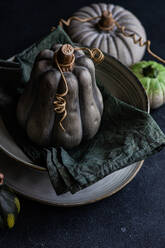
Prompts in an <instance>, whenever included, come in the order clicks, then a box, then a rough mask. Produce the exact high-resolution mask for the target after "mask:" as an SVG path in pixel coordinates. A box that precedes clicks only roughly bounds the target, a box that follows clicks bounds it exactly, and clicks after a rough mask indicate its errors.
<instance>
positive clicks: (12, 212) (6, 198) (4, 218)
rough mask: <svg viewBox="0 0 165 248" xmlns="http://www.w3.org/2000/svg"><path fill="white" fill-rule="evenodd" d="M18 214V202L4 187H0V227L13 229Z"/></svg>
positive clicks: (7, 188)
mask: <svg viewBox="0 0 165 248" xmlns="http://www.w3.org/2000/svg"><path fill="white" fill-rule="evenodd" d="M19 212H20V202H19V199H18V198H17V197H16V195H15V194H14V193H13V192H12V191H11V189H10V188H9V187H7V186H6V185H0V227H1V228H5V227H7V228H13V227H14V225H15V222H16V219H17V217H18V214H19Z"/></svg>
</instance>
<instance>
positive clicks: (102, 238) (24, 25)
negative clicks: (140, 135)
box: [0, 0, 165, 248]
mask: <svg viewBox="0 0 165 248" xmlns="http://www.w3.org/2000/svg"><path fill="white" fill-rule="evenodd" d="M36 2H37V1H36ZM92 2H99V1H90V0H88V1H87V0H86V1H70V2H69V5H67V6H66V7H65V8H64V1H48V2H47V3H48V4H47V5H46V2H45V1H40V4H39V5H38V4H37V3H35V2H34V1H30V0H29V1H9V0H1V1H0V20H1V21H0V30H1V42H0V44H1V45H0V55H1V58H7V57H9V56H11V55H13V54H15V53H16V52H19V51H21V50H23V49H24V48H26V47H27V46H28V45H30V44H31V43H32V42H33V41H35V40H37V39H39V38H41V37H42V36H43V35H45V34H47V32H48V31H49V29H50V26H52V25H54V24H56V23H57V22H56V17H57V18H58V19H59V18H60V17H65V18H66V17H67V16H69V15H71V14H72V13H73V12H74V11H75V10H77V9H78V8H80V7H82V6H83V5H87V4H90V3H92ZM111 3H114V4H118V5H123V7H125V8H127V9H130V10H131V11H132V12H133V13H135V15H137V17H138V18H139V19H140V20H141V21H142V23H143V25H144V27H145V28H146V31H147V35H148V37H149V38H150V39H151V40H152V48H153V51H154V52H157V53H158V54H159V55H161V56H162V57H164V58H165V37H164V35H163V32H162V34H161V31H163V25H164V24H163V23H164V22H165V16H164V7H165V3H164V1H162V0H157V1H156V2H155V1H153V0H151V1H142V0H139V1H130V0H125V1H122V0H118V1H115V0H112V1H111ZM33 4H35V6H33ZM154 15H155V17H154ZM145 58H148V59H149V58H150V59H151V57H149V56H148V55H147V56H146V57H145ZM152 115H153V117H154V118H155V119H156V121H157V122H158V124H159V125H160V127H161V128H162V129H163V131H164V132H165V106H163V107H161V108H160V109H158V110H156V111H154V112H153V113H152ZM164 165H165V150H163V151H161V152H160V153H158V154H156V155H154V156H152V157H150V158H149V159H147V160H146V161H145V163H144V165H143V167H142V169H141V170H140V172H139V173H138V175H137V176H136V177H135V179H134V180H133V181H132V182H131V183H130V184H129V185H127V186H126V187H125V188H124V189H123V190H121V191H120V192H118V193H117V194H115V195H114V196H112V197H110V198H108V199H105V200H103V201H100V202H98V203H95V204H92V205H89V206H84V207H79V208H69V209H65V208H55V207H50V206H43V205H40V204H38V203H35V202H31V201H28V200H24V199H22V198H21V199H22V212H21V215H20V218H19V220H18V222H17V225H16V227H15V228H14V229H13V230H10V231H0V247H1V248H9V247H12V248H33V247H35V248H164V247H165V169H164Z"/></svg>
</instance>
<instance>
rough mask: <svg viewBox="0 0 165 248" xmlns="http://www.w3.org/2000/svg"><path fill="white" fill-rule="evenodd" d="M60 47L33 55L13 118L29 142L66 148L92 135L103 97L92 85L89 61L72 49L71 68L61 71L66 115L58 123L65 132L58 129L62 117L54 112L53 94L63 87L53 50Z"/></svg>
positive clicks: (98, 117) (101, 107) (98, 119)
mask: <svg viewBox="0 0 165 248" xmlns="http://www.w3.org/2000/svg"><path fill="white" fill-rule="evenodd" d="M62 47H64V46H62V45H55V46H53V47H52V49H51V50H48V49H46V50H44V51H42V52H40V53H39V55H38V56H37V58H36V61H35V63H34V67H33V70H32V73H31V78H30V81H29V83H28V85H27V87H26V88H25V90H24V93H23V94H22V96H21V97H20V100H19V102H18V106H17V119H18V121H19V123H20V125H21V126H22V127H23V128H24V129H25V130H26V133H27V135H28V137H29V138H30V139H31V140H32V141H33V142H35V143H37V144H39V145H41V146H55V145H58V146H62V147H64V148H66V149H70V148H73V147H75V146H77V145H79V144H80V142H81V141H82V140H85V139H91V138H92V137H93V136H94V135H95V134H96V132H97V131H98V129H99V126H100V122H101V115H102V112H103V100H102V95H101V93H100V91H99V89H98V87H97V85H96V79H95V66H94V64H93V62H92V60H91V59H89V58H88V57H87V56H86V55H85V54H84V53H83V52H82V51H74V56H75V62H74V65H73V68H72V69H71V70H69V71H66V72H63V73H64V76H65V79H66V81H67V85H68V93H67V95H66V96H65V100H66V110H67V116H66V118H65V119H64V120H63V122H62V125H63V126H64V128H65V131H64V130H62V129H61V127H60V125H59V123H60V119H61V117H62V116H61V114H57V113H56V112H55V111H54V106H53V102H54V101H55V100H56V94H57V93H58V94H60V93H62V92H64V90H65V87H64V81H63V79H62V75H61V73H60V71H59V69H58V68H57V66H56V64H55V62H54V55H55V53H56V52H57V51H58V53H59V54H60V51H61V49H62ZM58 53H56V54H58ZM59 58H60V56H59ZM63 62H64V60H63ZM66 64H67V61H66Z"/></svg>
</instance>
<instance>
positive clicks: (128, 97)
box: [0, 55, 149, 206]
mask: <svg viewBox="0 0 165 248" xmlns="http://www.w3.org/2000/svg"><path fill="white" fill-rule="evenodd" d="M96 76H97V78H98V79H99V80H100V81H101V82H102V83H103V84H104V87H105V88H106V89H107V92H110V93H111V94H112V95H114V96H116V97H118V98H119V99H121V100H123V101H124V102H126V103H129V104H131V105H133V106H135V107H137V108H139V109H142V110H145V111H149V104H148V99H147V96H146V93H145V90H144V89H143V87H142V85H141V84H140V82H139V81H138V79H137V78H136V77H135V76H134V75H133V74H132V73H131V71H130V70H129V69H128V68H127V67H125V66H124V65H122V64H121V63H120V62H119V61H118V60H116V59H115V58H113V57H111V56H109V55H105V59H104V62H103V63H101V64H99V65H97V66H96ZM0 139H1V145H0V148H1V150H2V151H3V152H1V153H0V162H1V172H2V173H4V174H5V177H6V180H7V184H8V185H9V186H10V187H11V188H13V189H14V190H15V191H16V192H18V193H20V194H23V195H24V196H27V197H29V198H32V199H34V200H37V201H40V202H42V203H47V204H52V205H59V206H76V205H83V204H88V203H91V202H95V201H97V200H100V199H103V198H105V197H108V196H110V195H112V194H114V193H115V192H117V191H119V190H120V189H121V188H123V187H124V186H125V185H126V184H127V183H129V182H130V181H131V180H132V179H133V178H134V177H135V175H136V174H137V172H138V171H139V169H140V167H141V166H142V163H143V161H140V162H137V163H134V164H132V165H130V166H128V167H126V168H124V169H121V170H119V171H116V172H114V173H112V174H111V175H109V176H106V177H105V178H104V179H102V180H100V181H99V182H97V183H95V184H93V185H91V186H89V187H87V188H86V189H83V190H81V191H79V192H77V193H76V194H73V195H72V194H71V193H65V194H62V195H60V196H57V195H56V193H55V192H54V189H53V187H52V185H51V183H50V180H49V176H48V172H47V171H46V169H43V168H42V167H40V166H39V165H35V164H33V162H32V161H30V159H29V158H28V157H27V156H26V155H25V154H24V153H23V152H22V151H21V149H20V148H19V147H18V146H17V145H16V144H15V143H14V141H13V140H12V138H11V137H10V135H9V133H8V132H7V130H6V128H5V126H4V123H3V121H2V120H1V119H0Z"/></svg>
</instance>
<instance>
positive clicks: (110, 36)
mask: <svg viewBox="0 0 165 248" xmlns="http://www.w3.org/2000/svg"><path fill="white" fill-rule="evenodd" d="M105 12H108V13H112V18H111V19H112V20H115V21H117V22H118V23H119V24H120V25H121V26H125V31H126V32H127V33H128V34H132V33H135V34H136V39H137V40H138V39H139V37H142V38H143V41H146V33H145V30H144V28H143V26H142V24H141V23H140V21H139V20H138V19H137V18H136V17H135V15H133V14H132V13H131V12H129V11H128V10H126V9H124V8H122V7H120V6H115V5H113V4H105V3H98V4H92V5H90V6H87V7H83V8H81V9H79V10H78V11H77V12H76V13H74V14H73V16H77V17H79V18H90V17H96V16H102V18H101V20H100V19H95V20H92V21H88V22H83V23H82V22H80V21H77V20H72V21H71V23H70V26H69V27H68V28H67V30H68V33H69V35H70V37H71V39H72V40H73V41H75V42H77V43H79V44H82V45H84V46H88V47H96V48H99V49H101V50H102V51H103V52H105V53H108V54H110V55H112V56H114V57H115V58H117V59H119V60H120V61H121V62H122V63H123V64H125V65H127V66H130V65H132V64H134V63H136V62H138V61H140V60H141V59H142V57H143V55H144V52H145V47H144V46H143V47H140V46H139V45H138V44H134V42H133V40H132V39H131V38H130V37H129V38H128V37H125V36H124V35H123V34H122V33H121V32H120V31H119V29H118V28H117V27H116V26H115V25H114V27H113V28H112V30H102V29H100V26H99V25H98V24H102V25H103V26H105V28H107V27H108V25H110V22H109V20H108V19H106V18H105V15H104V14H103V13H105ZM111 24H112V23H111Z"/></svg>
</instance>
